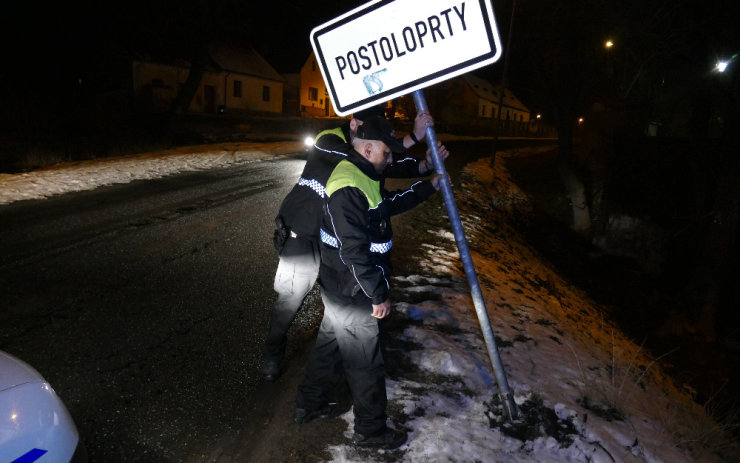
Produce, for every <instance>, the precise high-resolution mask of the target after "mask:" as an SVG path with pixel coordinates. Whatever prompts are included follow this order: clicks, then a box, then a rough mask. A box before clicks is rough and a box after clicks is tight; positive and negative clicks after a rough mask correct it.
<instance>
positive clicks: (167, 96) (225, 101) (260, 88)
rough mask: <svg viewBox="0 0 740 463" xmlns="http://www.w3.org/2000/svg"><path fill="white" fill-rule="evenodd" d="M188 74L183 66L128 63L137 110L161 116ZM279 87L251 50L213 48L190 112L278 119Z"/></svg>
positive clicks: (179, 62) (276, 77)
mask: <svg viewBox="0 0 740 463" xmlns="http://www.w3.org/2000/svg"><path fill="white" fill-rule="evenodd" d="M189 72H190V64H189V63H188V62H186V61H184V60H154V59H135V60H133V64H132V77H133V90H134V95H135V96H136V101H137V103H138V106H139V107H140V108H142V109H146V110H151V111H164V110H166V109H167V108H169V105H170V103H171V102H172V100H173V99H174V98H175V97H176V96H177V92H178V90H179V89H180V87H181V86H182V85H183V84H184V83H185V80H186V79H187V77H188V73H189ZM284 82H285V79H284V78H283V77H282V76H281V75H280V74H279V73H278V72H277V71H276V70H275V69H274V68H273V67H272V66H271V65H270V64H269V63H268V62H267V61H265V59H264V58H262V56H260V55H259V53H257V51H255V50H254V49H253V48H252V47H248V46H240V47H235V46H231V45H220V46H216V47H213V48H212V49H211V50H210V51H209V63H208V64H207V66H206V71H205V73H204V75H203V79H202V81H201V83H200V86H199V87H198V90H197V92H196V94H195V96H194V97H193V101H192V102H191V103H190V108H189V110H190V111H191V112H196V113H211V114H212V113H217V112H219V111H220V110H227V111H228V110H237V111H249V112H259V113H274V114H279V113H281V112H282V111H283V85H284Z"/></svg>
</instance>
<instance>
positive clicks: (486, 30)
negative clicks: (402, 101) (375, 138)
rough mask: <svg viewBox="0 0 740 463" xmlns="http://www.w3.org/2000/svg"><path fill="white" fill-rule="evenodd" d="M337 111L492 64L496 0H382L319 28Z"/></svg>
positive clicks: (322, 64) (315, 40) (315, 36)
mask: <svg viewBox="0 0 740 463" xmlns="http://www.w3.org/2000/svg"><path fill="white" fill-rule="evenodd" d="M311 45H312V46H313V50H314V53H315V54H316V59H317V61H318V63H319V68H320V69H321V73H322V75H323V76H324V81H325V82H326V86H327V89H328V90H329V96H330V97H331V101H332V104H333V105H334V110H335V112H336V113H337V114H339V115H340V116H346V115H349V114H352V113H353V112H357V111H359V110H361V109H364V108H367V107H369V106H374V105H377V104H378V103H380V102H383V101H387V100H391V99H393V98H396V97H398V96H402V95H405V94H407V93H411V92H413V91H415V90H419V89H422V88H425V87H428V86H430V85H433V84H435V83H437V82H441V81H444V80H447V79H450V78H452V77H455V76H458V75H461V74H464V73H466V72H469V71H472V70H473V69H478V68H480V67H483V66H486V65H488V64H491V63H493V62H495V61H496V60H498V59H499V57H500V56H501V39H500V38H499V34H498V29H497V28H496V21H495V19H494V16H493V8H492V7H491V0H423V1H421V0H374V1H371V2H369V3H366V4H364V5H362V6H360V7H358V8H356V9H354V10H352V11H349V12H347V13H345V14H343V15H342V16H339V17H337V18H335V19H333V20H331V21H329V22H327V23H324V24H322V25H320V26H318V27H316V28H314V30H313V31H311Z"/></svg>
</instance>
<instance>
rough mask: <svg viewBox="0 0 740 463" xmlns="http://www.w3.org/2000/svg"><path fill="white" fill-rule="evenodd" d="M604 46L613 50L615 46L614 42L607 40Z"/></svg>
mask: <svg viewBox="0 0 740 463" xmlns="http://www.w3.org/2000/svg"><path fill="white" fill-rule="evenodd" d="M604 46H605V47H606V48H611V47H613V46H614V42H612V41H611V40H607V41H606V42H604Z"/></svg>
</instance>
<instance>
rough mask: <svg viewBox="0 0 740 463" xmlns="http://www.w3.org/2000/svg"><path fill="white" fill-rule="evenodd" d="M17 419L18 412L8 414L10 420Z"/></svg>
mask: <svg viewBox="0 0 740 463" xmlns="http://www.w3.org/2000/svg"><path fill="white" fill-rule="evenodd" d="M17 419H18V414H17V413H12V414H11V415H10V421H15V420H17Z"/></svg>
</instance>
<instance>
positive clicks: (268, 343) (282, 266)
mask: <svg viewBox="0 0 740 463" xmlns="http://www.w3.org/2000/svg"><path fill="white" fill-rule="evenodd" d="M320 263H321V259H320V256H319V245H318V243H317V242H316V241H315V240H312V239H304V238H300V237H299V238H288V240H287V241H286V242H285V247H283V249H282V251H281V252H280V261H279V263H278V268H277V271H276V272H275V282H274V285H273V288H274V289H275V291H276V292H277V293H278V297H277V300H276V301H275V305H274V306H273V308H272V314H271V315H270V330H269V331H268V334H267V339H266V340H265V352H264V355H263V358H264V359H265V360H266V361H275V362H277V361H279V360H280V359H281V358H282V356H283V352H284V351H285V343H286V334H287V333H288V328H290V324H291V323H292V322H293V319H294V318H295V316H296V314H297V313H298V310H299V309H300V308H301V305H302V304H303V300H304V299H305V298H306V294H308V292H309V291H311V288H313V285H314V283H315V282H316V278H317V277H318V275H319V264H320Z"/></svg>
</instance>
